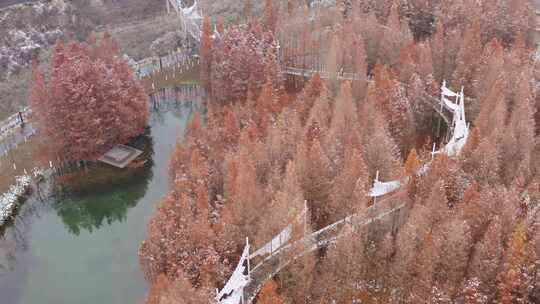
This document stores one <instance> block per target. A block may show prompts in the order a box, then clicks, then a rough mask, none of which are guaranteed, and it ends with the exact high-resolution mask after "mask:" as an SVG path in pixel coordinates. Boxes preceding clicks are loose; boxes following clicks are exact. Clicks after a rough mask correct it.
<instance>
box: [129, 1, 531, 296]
mask: <svg viewBox="0 0 540 304" xmlns="http://www.w3.org/2000/svg"><path fill="white" fill-rule="evenodd" d="M337 2H338V3H337V4H336V5H335V6H331V7H324V6H323V7H322V9H321V8H319V9H314V8H313V7H312V8H308V6H306V5H307V3H305V1H293V0H289V1H287V2H286V3H285V4H283V3H281V2H279V3H278V1H272V0H266V1H265V5H264V13H263V14H261V16H260V17H259V16H257V14H254V13H252V6H253V5H252V3H251V1H250V0H246V2H245V9H244V19H243V21H242V22H240V23H239V24H235V25H230V26H227V27H224V26H221V25H218V26H217V27H216V28H217V30H216V31H217V32H214V26H213V25H212V24H211V22H210V21H209V20H208V19H207V20H205V22H204V26H203V37H202V39H201V73H202V75H201V80H202V82H203V83H204V85H205V87H206V88H207V91H208V93H209V94H208V98H207V108H208V110H207V113H206V114H205V115H204V116H200V115H195V117H194V118H193V120H192V121H191V122H190V124H189V126H188V131H187V135H186V138H185V139H184V140H183V141H179V142H178V144H177V146H176V150H175V152H174V155H173V158H172V160H171V161H170V169H169V171H170V184H171V188H172V190H171V191H170V193H169V194H168V195H167V196H166V197H165V198H164V199H163V200H162V201H161V202H160V204H159V207H158V210H157V211H156V213H155V215H154V217H153V219H152V220H151V222H150V223H149V225H148V228H147V237H146V240H145V241H144V242H143V243H142V245H141V248H140V252H139V255H140V261H141V265H142V267H143V270H144V272H145V275H146V278H147V280H148V281H149V282H151V283H152V288H151V290H150V292H149V294H148V296H147V303H149V304H150V303H152V304H155V303H162V304H163V303H207V302H208V301H209V299H210V298H212V297H213V296H215V293H214V289H215V288H220V287H222V286H223V284H224V283H225V282H226V281H227V279H228V277H229V276H230V274H231V272H232V271H233V269H234V267H235V266H236V263H237V261H238V257H239V255H240V253H241V251H242V248H243V246H244V242H245V238H246V237H249V239H250V242H251V243H252V244H254V247H259V246H261V245H263V244H265V243H266V242H267V241H268V240H270V239H272V237H273V236H274V235H276V234H277V233H279V232H280V231H281V230H282V229H283V228H284V227H285V226H287V225H288V224H289V223H295V222H298V217H299V216H300V214H301V213H302V211H303V209H304V203H305V202H306V203H307V208H308V214H309V217H308V221H307V222H304V223H301V224H300V226H304V229H308V230H312V231H315V230H318V229H320V228H322V227H325V226H327V225H329V224H331V223H333V222H335V221H337V220H340V219H342V218H344V217H346V216H347V215H350V214H354V213H360V214H361V213H362V212H367V210H368V209H367V208H368V207H369V206H372V205H373V204H384V203H385V202H388V201H396V202H400V203H404V204H405V206H406V207H405V209H406V210H405V211H406V212H405V215H404V216H403V218H401V219H400V221H401V223H399V225H396V223H386V222H374V223H373V224H372V225H369V226H367V227H363V228H361V229H358V230H355V231H354V232H353V233H347V234H345V236H344V237H342V238H340V239H338V241H337V242H336V243H335V244H333V245H331V246H328V247H326V248H322V249H319V250H316V251H313V252H312V253H311V254H307V255H305V256H303V257H302V258H300V259H298V260H297V261H296V262H295V263H293V264H291V265H290V266H289V267H286V268H285V269H284V270H283V271H281V272H280V273H279V274H278V275H276V276H275V277H273V278H272V280H270V281H269V282H268V283H267V285H266V286H265V287H264V288H263V289H262V291H261V292H260V294H259V296H258V299H257V303H360V302H361V303H468V304H473V303H475V304H476V303H505V304H506V303H539V302H540V263H539V255H540V233H539V228H540V218H539V212H540V208H538V207H539V206H540V205H539V199H540V159H538V155H539V152H540V143H539V141H538V138H539V137H538V135H539V132H540V111H539V107H540V91H539V86H538V84H539V80H540V66H539V65H538V63H537V61H535V57H534V53H535V43H534V30H535V27H536V19H535V16H534V10H533V3H532V2H531V1H529V0H511V1H503V0H459V1H405V0H402V1H398V0H396V1H391V0H356V1H355V0H343V1H337ZM315 7H316V6H315ZM287 67H295V68H300V69H312V70H319V71H321V73H320V74H319V73H315V75H314V76H313V77H312V78H311V79H305V78H303V77H298V76H290V75H286V74H284V73H282V72H283V70H284V69H286V68H287ZM323 72H324V75H326V76H327V77H322V76H321V75H323ZM346 74H347V75H354V77H352V78H351V79H350V80H347V79H345V78H346V77H343V76H344V75H346ZM340 75H341V76H340ZM443 81H446V82H447V83H448V85H449V86H450V87H451V88H452V89H454V91H460V90H461V88H464V94H465V96H466V97H467V98H466V100H465V107H466V112H467V119H468V121H469V122H470V128H471V130H472V131H471V134H470V135H469V138H468V140H467V143H466V145H465V147H464V149H463V150H462V152H461V153H460V154H459V155H458V156H454V157H448V156H446V155H444V154H437V155H435V156H433V155H432V154H431V153H430V152H431V151H432V146H433V144H436V146H441V145H442V144H444V140H445V135H446V132H447V128H448V126H445V125H444V124H443V125H441V123H440V119H439V116H438V114H437V113H436V111H435V110H434V108H433V107H432V106H430V104H432V103H433V99H435V102H437V100H438V98H439V88H440V86H441V84H442V83H443ZM426 164H429V169H428V170H426V171H425V172H424V173H423V174H418V172H419V170H420V168H423V167H424V166H425V165H426ZM376 176H377V177H378V178H379V179H380V180H385V181H388V180H396V179H401V180H406V181H407V183H406V185H403V186H402V187H400V188H399V189H398V190H397V191H395V192H393V193H391V194H388V195H386V196H384V197H383V198H382V199H379V200H377V201H374V200H373V199H370V198H369V197H368V195H367V194H368V191H369V190H370V188H371V185H372V182H373V179H374V178H375V177H376ZM306 227H307V228H306ZM344 229H351V228H344ZM295 230H301V229H295ZM304 233H305V232H304ZM298 234H301V232H298ZM354 301H356V302H354Z"/></svg>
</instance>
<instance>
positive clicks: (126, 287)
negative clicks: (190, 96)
mask: <svg viewBox="0 0 540 304" xmlns="http://www.w3.org/2000/svg"><path fill="white" fill-rule="evenodd" d="M177 111H178V112H176V113H175V114H173V113H171V112H167V113H160V114H159V115H153V117H152V119H151V138H152V146H153V150H154V157H153V160H154V163H153V165H152V164H151V165H149V166H148V167H147V168H146V169H142V170H139V171H138V173H133V174H131V173H130V174H131V175H132V178H130V179H128V180H122V182H121V184H120V185H115V184H109V185H108V186H107V187H105V186H103V187H98V188H96V189H94V190H93V191H92V193H89V194H78V195H76V196H74V195H72V196H68V197H66V198H64V199H61V200H55V199H54V198H50V199H45V200H44V201H40V200H39V199H35V198H33V199H30V200H29V201H28V202H27V203H26V204H24V205H23V207H22V208H21V211H20V213H19V215H18V216H17V218H16V219H15V221H14V225H12V226H11V227H8V229H6V231H5V233H4V234H3V235H2V237H1V238H0V303H1V304H4V303H6V304H37V303H39V304H48V303H51V304H63V303H66V304H71V303H77V304H96V303H104V304H116V303H118V304H125V303H138V302H140V301H141V299H142V298H143V296H144V294H145V292H146V282H145V281H144V278H143V275H142V273H141V271H140V269H139V264H138V258H137V249H138V246H139V244H140V242H141V241H142V240H143V238H144V235H145V228H146V223H147V222H148V220H149V219H150V217H151V215H152V213H153V211H154V209H155V206H156V204H157V202H159V200H160V198H161V197H162V196H163V195H164V194H165V193H166V191H167V188H168V174H167V164H168V160H169V157H170V153H171V151H172V149H173V147H174V144H175V142H176V139H177V135H182V134H184V129H185V126H186V123H187V120H188V119H189V116H190V115H191V113H192V112H193V111H194V110H193V108H191V107H190V106H188V104H186V105H183V106H179V108H178V109H177Z"/></svg>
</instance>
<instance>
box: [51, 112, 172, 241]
mask: <svg viewBox="0 0 540 304" xmlns="http://www.w3.org/2000/svg"><path fill="white" fill-rule="evenodd" d="M160 115H162V114H160ZM165 122H166V121H165V120H164V119H160V120H159V124H163V123H165ZM156 123H157V122H154V124H156ZM130 145H131V146H133V147H135V148H137V149H140V150H142V151H144V153H143V154H142V156H141V159H144V158H146V159H147V161H145V162H144V164H143V165H142V166H141V167H138V168H130V167H127V168H125V169H122V170H118V169H117V168H114V167H112V166H108V165H99V166H98V167H97V168H93V169H92V170H91V171H90V172H89V173H85V172H82V173H79V174H77V175H76V181H75V182H71V183H69V182H68V183H67V185H64V186H65V187H66V188H68V189H71V191H69V192H68V194H67V195H62V196H61V198H57V201H56V202H55V203H53V204H52V206H53V208H54V209H55V210H56V212H57V213H58V216H60V217H61V218H62V221H63V223H64V225H66V228H67V230H68V231H69V232H71V233H74V234H75V235H79V233H80V231H81V230H82V229H84V230H87V231H89V232H92V231H93V230H95V229H100V228H101V227H102V225H104V224H106V225H111V224H112V223H113V222H115V221H119V222H122V221H124V220H126V218H127V217H126V215H127V211H128V209H130V208H132V207H135V206H136V205H137V203H138V202H139V201H140V199H141V198H142V197H143V196H144V195H145V193H146V190H147V188H148V184H149V182H150V180H151V178H152V167H153V165H154V162H153V159H152V157H153V155H154V149H153V142H152V138H151V137H150V133H147V134H144V135H143V136H141V137H140V138H138V139H137V140H136V141H134V142H132V143H131V144H130ZM134 163H135V162H134ZM70 186H71V187H70ZM74 187H75V189H73V188H74Z"/></svg>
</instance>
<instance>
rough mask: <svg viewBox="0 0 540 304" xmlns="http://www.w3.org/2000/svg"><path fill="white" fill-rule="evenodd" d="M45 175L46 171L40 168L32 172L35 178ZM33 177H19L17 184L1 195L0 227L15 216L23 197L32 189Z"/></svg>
mask: <svg viewBox="0 0 540 304" xmlns="http://www.w3.org/2000/svg"><path fill="white" fill-rule="evenodd" d="M44 174H45V173H44V171H43V170H41V169H38V168H34V170H33V171H32V175H33V176H34V177H40V176H44ZM32 175H29V174H27V175H22V176H17V177H16V181H15V184H13V185H11V187H10V188H9V190H8V191H7V192H6V193H4V194H2V195H0V226H3V225H4V224H5V223H6V221H7V220H9V218H11V216H13V213H14V212H15V209H16V208H17V205H18V203H19V202H20V200H21V197H22V196H24V194H26V193H27V192H28V189H29V188H30V185H31V183H32Z"/></svg>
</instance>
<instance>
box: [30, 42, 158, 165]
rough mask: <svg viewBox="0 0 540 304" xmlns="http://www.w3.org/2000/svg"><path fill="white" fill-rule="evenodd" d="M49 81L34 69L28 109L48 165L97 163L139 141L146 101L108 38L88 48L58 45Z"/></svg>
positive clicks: (81, 45) (136, 81) (81, 44)
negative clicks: (113, 150) (111, 150)
mask: <svg viewBox="0 0 540 304" xmlns="http://www.w3.org/2000/svg"><path fill="white" fill-rule="evenodd" d="M48 72H49V73H48V74H49V75H48V77H47V78H48V81H47V82H45V80H44V79H45V78H46V77H44V75H42V73H41V72H40V71H39V70H38V69H37V65H34V71H33V84H32V89H31V94H30V104H31V107H32V110H33V113H34V116H35V117H36V121H37V127H38V132H39V134H40V135H41V136H43V138H45V139H46V141H47V142H49V143H50V142H53V143H54V145H50V144H49V145H47V146H46V147H44V148H46V149H45V150H44V151H45V152H46V156H47V157H48V159H54V160H60V161H61V162H75V161H80V160H95V159H96V158H98V157H99V156H100V155H101V154H102V153H103V152H105V151H106V150H107V149H109V148H111V146H113V145H114V144H118V143H126V142H127V141H128V140H129V139H130V138H132V137H134V136H137V135H139V134H140V133H141V132H142V131H143V130H144V128H145V126H146V123H147V120H148V104H147V96H146V94H145V92H144V89H143V87H142V85H141V84H140V82H139V81H138V80H136V78H135V76H134V74H133V72H132V71H131V69H130V67H129V65H128V64H127V62H126V61H125V60H124V59H123V58H122V56H121V54H120V52H119V48H118V46H117V45H116V43H115V42H114V40H112V38H111V37H110V35H104V36H103V37H102V39H100V40H96V39H90V40H89V44H87V43H79V42H75V41H73V42H69V43H67V44H64V43H63V42H61V41H59V42H58V43H57V44H56V46H55V48H54V52H53V56H52V60H51V64H50V66H49V71H48Z"/></svg>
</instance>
